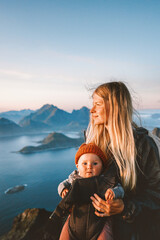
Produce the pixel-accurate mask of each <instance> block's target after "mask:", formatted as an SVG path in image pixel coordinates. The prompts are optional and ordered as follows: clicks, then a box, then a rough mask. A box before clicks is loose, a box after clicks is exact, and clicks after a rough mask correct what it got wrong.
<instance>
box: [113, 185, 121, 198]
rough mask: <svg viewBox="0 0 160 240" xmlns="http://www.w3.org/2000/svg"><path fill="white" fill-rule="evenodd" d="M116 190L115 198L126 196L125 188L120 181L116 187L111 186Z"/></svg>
mask: <svg viewBox="0 0 160 240" xmlns="http://www.w3.org/2000/svg"><path fill="white" fill-rule="evenodd" d="M111 189H112V191H113V192H114V195H115V197H114V198H115V199H118V198H119V199H120V198H123V197H124V189H123V187H122V185H121V184H120V183H118V184H117V185H116V186H115V187H114V188H111Z"/></svg>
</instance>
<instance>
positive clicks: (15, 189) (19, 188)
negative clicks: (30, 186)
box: [5, 184, 27, 194]
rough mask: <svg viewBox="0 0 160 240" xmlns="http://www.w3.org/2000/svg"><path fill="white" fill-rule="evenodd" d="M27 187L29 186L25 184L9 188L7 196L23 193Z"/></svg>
mask: <svg viewBox="0 0 160 240" xmlns="http://www.w3.org/2000/svg"><path fill="white" fill-rule="evenodd" d="M26 186H27V184H23V185H17V186H15V187H12V188H8V189H7V190H6V191H5V194H13V193H17V192H20V191H23V190H24V189H25V187H26Z"/></svg>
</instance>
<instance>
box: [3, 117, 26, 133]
mask: <svg viewBox="0 0 160 240" xmlns="http://www.w3.org/2000/svg"><path fill="white" fill-rule="evenodd" d="M22 132H23V129H22V128H21V127H20V126H19V125H18V124H16V123H15V122H13V121H10V120H8V119H6V118H0V135H3V136H9V135H15V134H20V133H22Z"/></svg>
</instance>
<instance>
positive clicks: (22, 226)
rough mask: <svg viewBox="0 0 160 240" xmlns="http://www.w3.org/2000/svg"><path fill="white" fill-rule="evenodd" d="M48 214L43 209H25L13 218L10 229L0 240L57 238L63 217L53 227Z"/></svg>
mask: <svg viewBox="0 0 160 240" xmlns="http://www.w3.org/2000/svg"><path fill="white" fill-rule="evenodd" d="M50 215H51V212H49V211H46V210H45V209H37V208H33V209H26V210H25V211H24V212H23V213H21V214H19V215H18V216H16V217H15V218H14V221H13V225H12V229H11V230H10V231H9V232H8V233H6V234H5V235H3V236H1V237H0V240H58V239H59V234H60V231H61V229H62V226H63V223H64V219H63V221H61V222H60V223H58V225H57V224H56V227H55V224H54V223H53V222H52V220H50V219H49V216H50Z"/></svg>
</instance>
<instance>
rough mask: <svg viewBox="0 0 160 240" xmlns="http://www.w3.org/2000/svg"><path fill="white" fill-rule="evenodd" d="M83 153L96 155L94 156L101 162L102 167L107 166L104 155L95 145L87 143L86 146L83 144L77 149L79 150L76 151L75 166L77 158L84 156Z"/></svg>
mask: <svg viewBox="0 0 160 240" xmlns="http://www.w3.org/2000/svg"><path fill="white" fill-rule="evenodd" d="M85 153H93V154H96V155H97V156H98V157H99V158H100V159H101V160H102V162H103V165H104V166H105V167H106V166H107V159H106V156H105V154H104V153H103V151H102V150H101V149H100V148H99V147H98V146H97V145H96V144H94V143H88V144H86V143H83V144H82V145H81V146H80V147H79V149H78V151H77V153H76V155H75V164H77V163H78V160H79V158H80V157H81V156H82V155H83V154H85Z"/></svg>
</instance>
